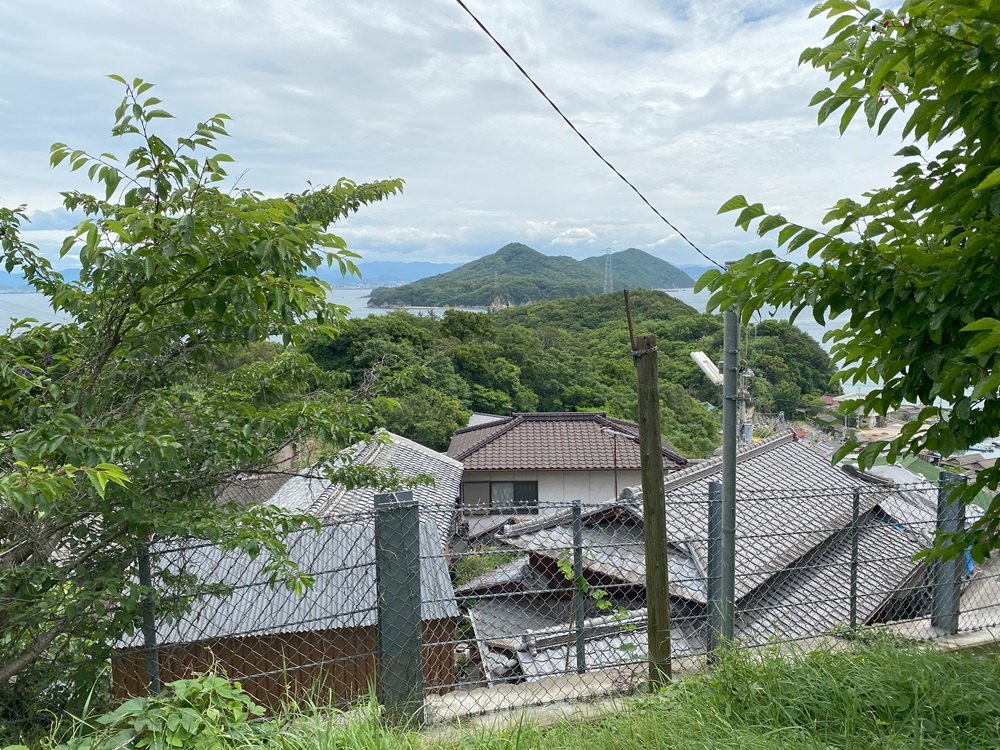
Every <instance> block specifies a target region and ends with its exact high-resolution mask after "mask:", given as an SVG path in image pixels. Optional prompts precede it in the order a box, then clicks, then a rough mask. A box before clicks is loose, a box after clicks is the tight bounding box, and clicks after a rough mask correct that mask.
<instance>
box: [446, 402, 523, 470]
mask: <svg viewBox="0 0 1000 750" xmlns="http://www.w3.org/2000/svg"><path fill="white" fill-rule="evenodd" d="M524 421H525V420H524V418H523V417H522V416H521V415H520V414H517V415H514V416H512V417H511V420H510V421H509V422H508V423H507V424H505V425H504V426H503V427H501V428H500V429H499V430H497V431H496V432H492V433H490V434H489V435H487V436H486V437H484V438H483V439H482V440H480V441H479V442H478V443H474V444H473V445H470V446H469V447H468V448H466V449H465V450H464V451H462V452H461V453H459V454H458V455H456V456H455V459H456V460H457V461H464V460H465V459H466V458H468V457H469V456H471V455H472V454H473V453H475V452H476V451H478V450H479V449H480V448H482V447H484V446H486V445H489V444H490V443H492V442H493V441H494V440H496V439H497V438H498V437H500V436H501V435H506V434H507V433H508V432H510V431H511V430H512V429H514V427H515V426H517V425H519V424H524Z"/></svg>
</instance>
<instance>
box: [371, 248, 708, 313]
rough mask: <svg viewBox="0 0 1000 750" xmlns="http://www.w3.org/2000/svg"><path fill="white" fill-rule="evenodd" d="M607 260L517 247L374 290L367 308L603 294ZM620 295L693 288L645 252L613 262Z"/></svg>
mask: <svg viewBox="0 0 1000 750" xmlns="http://www.w3.org/2000/svg"><path fill="white" fill-rule="evenodd" d="M604 263H605V260H604V256H599V257H595V258H588V259H586V260H584V261H578V260H574V259H573V258H570V257H567V256H564V255H561V256H551V255H543V254H542V253H540V252H538V251H537V250H533V249H532V248H530V247H528V246H527V245H522V244H521V243H519V242H514V243H511V244H509V245H505V246H504V247H502V248H500V249H499V250H497V251H496V252H495V253H493V254H492V255H487V256H485V257H483V258H479V259H478V260H474V261H472V262H471V263H466V264H465V265H464V266H460V267H459V268H456V269H455V270H453V271H449V272H447V273H443V274H439V275H437V276H431V277H429V278H426V279H420V280H419V281H414V282H412V283H410V284H405V285H403V286H398V287H391V288H390V287H380V288H378V289H373V290H372V293H371V296H370V297H369V299H368V306H369V307H489V306H490V305H492V304H494V303H495V302H499V303H501V304H503V305H524V304H527V303H529V302H540V301H543V300H553V299H564V298H568V297H582V296H584V295H588V294H599V293H600V292H601V291H603V288H604ZM612 263H613V275H614V281H615V288H616V289H623V288H632V287H638V286H643V287H645V288H647V289H648V288H658V287H659V288H675V287H680V286H691V285H692V284H693V283H694V282H693V281H692V280H691V278H690V277H689V276H687V274H685V273H683V272H682V271H679V270H678V269H676V268H674V267H673V266H671V265H670V264H669V263H667V262H665V261H662V260H659V259H658V258H654V257H653V256H652V255H649V254H648V253H644V252H643V251H641V250H637V249H635V248H630V249H628V250H623V251H622V252H619V253H615V254H614V255H613V256H612Z"/></svg>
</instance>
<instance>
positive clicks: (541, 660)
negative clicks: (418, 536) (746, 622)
mask: <svg viewBox="0 0 1000 750" xmlns="http://www.w3.org/2000/svg"><path fill="white" fill-rule="evenodd" d="M570 616H571V612H570V601H569V599H554V598H551V597H550V598H543V597H531V598H527V597H522V598H515V599H485V600H483V601H481V602H479V603H478V604H476V605H475V606H474V607H472V608H471V609H470V610H469V619H470V620H471V622H472V625H473V628H474V630H475V633H476V638H477V640H478V644H479V651H480V654H481V656H482V658H483V665H484V667H485V669H486V678H487V681H488V682H489V683H490V684H493V683H495V682H500V681H503V680H505V679H509V678H512V677H514V678H521V677H524V678H526V679H527V680H529V681H531V680H533V679H537V678H539V677H545V676H548V675H553V674H562V673H563V672H565V669H566V644H567V643H568V641H569V640H570V638H571V630H570V625H569V622H570ZM672 624H673V627H672V628H671V634H670V636H671V649H672V651H673V653H674V654H675V655H678V656H679V655H685V654H691V653H694V652H695V651H696V650H697V649H698V648H701V647H702V644H701V642H700V640H699V639H698V638H697V637H696V636H695V628H693V627H692V625H693V623H690V622H684V621H681V620H674V622H673V623H672ZM646 631H647V620H646V610H645V609H638V610H634V611H632V612H629V613H628V614H627V615H624V616H620V615H618V614H610V615H608V614H601V613H595V612H593V611H591V612H589V614H588V617H587V619H586V620H585V621H584V628H583V632H584V638H585V649H584V650H585V652H586V659H587V668H588V669H600V668H602V667H609V666H615V665H620V664H622V663H625V662H628V661H632V660H641V659H643V655H644V654H645V653H646V651H647V650H648V649H647V646H646V644H647V639H646ZM575 658H576V654H575V649H574V651H573V653H572V654H571V657H570V659H571V661H570V665H571V666H570V670H571V671H572V670H573V669H574V668H575V664H576V662H575Z"/></svg>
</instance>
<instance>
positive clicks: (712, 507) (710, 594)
mask: <svg viewBox="0 0 1000 750" xmlns="http://www.w3.org/2000/svg"><path fill="white" fill-rule="evenodd" d="M706 573H707V574H708V580H707V581H706V582H705V583H706V589H707V590H706V595H707V599H708V639H707V643H706V647H707V650H708V663H709V666H711V665H712V664H714V663H715V662H716V660H717V658H718V649H719V646H720V645H721V643H720V635H721V633H722V575H721V574H722V485H721V484H720V483H719V482H709V483H708V565H707V570H706Z"/></svg>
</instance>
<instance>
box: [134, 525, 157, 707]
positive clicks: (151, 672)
mask: <svg viewBox="0 0 1000 750" xmlns="http://www.w3.org/2000/svg"><path fill="white" fill-rule="evenodd" d="M136 562H137V563H138V567H139V585H140V586H141V587H142V588H143V589H144V593H143V595H142V600H141V601H140V602H139V610H140V612H141V614H142V640H143V649H142V650H143V653H144V654H145V656H146V677H147V679H148V680H149V688H148V691H149V694H150V695H156V694H157V693H159V692H160V690H161V687H162V686H161V684H160V652H159V648H158V647H157V644H156V608H155V605H154V604H153V571H152V565H151V564H150V561H149V545H148V544H143V545H142V546H141V547H140V548H139V555H138V557H137V560H136Z"/></svg>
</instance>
